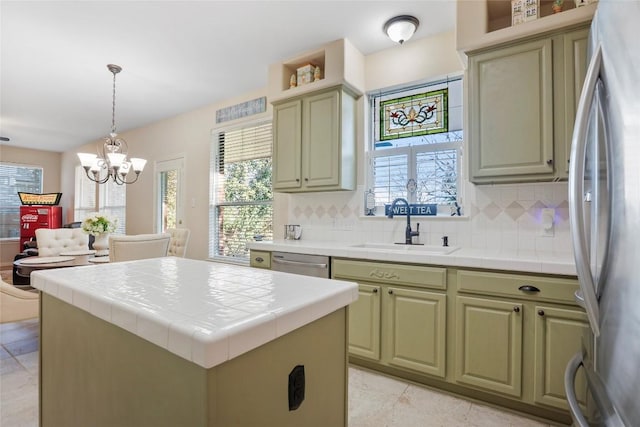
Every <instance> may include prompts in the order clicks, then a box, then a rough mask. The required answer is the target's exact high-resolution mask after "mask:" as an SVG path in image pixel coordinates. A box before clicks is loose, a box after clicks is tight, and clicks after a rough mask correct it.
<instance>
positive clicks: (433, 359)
mask: <svg viewBox="0 0 640 427" xmlns="http://www.w3.org/2000/svg"><path fill="white" fill-rule="evenodd" d="M384 298H385V304H384V307H383V309H384V312H385V322H384V324H385V330H384V334H383V335H384V337H385V344H384V345H383V348H384V350H385V351H384V353H385V355H384V357H385V359H386V360H385V361H386V362H387V363H388V364H390V365H393V366H398V367H402V368H408V369H411V370H414V371H419V372H423V373H426V374H429V375H434V376H436V377H440V378H444V377H445V358H446V321H447V316H446V306H447V296H446V295H445V294H443V293H437V292H425V291H420V290H411V289H403V288H396V287H388V288H386V289H385V295H384Z"/></svg>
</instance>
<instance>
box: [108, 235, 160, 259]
mask: <svg viewBox="0 0 640 427" xmlns="http://www.w3.org/2000/svg"><path fill="white" fill-rule="evenodd" d="M170 239H171V235H170V234H168V233H163V234H137V235H132V236H125V235H122V236H109V262H120V261H133V260H137V259H146V258H158V257H163V256H167V252H168V250H169V240H170Z"/></svg>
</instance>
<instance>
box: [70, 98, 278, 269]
mask: <svg viewBox="0 0 640 427" xmlns="http://www.w3.org/2000/svg"><path fill="white" fill-rule="evenodd" d="M264 92H265V90H262V91H256V92H253V93H249V94H246V95H243V96H240V97H238V98H234V99H231V100H228V101H225V102H224V103H220V104H212V105H208V106H206V107H203V108H201V109H198V110H194V111H190V112H186V113H184V114H181V115H179V116H176V117H172V118H169V119H166V120H163V121H160V122H156V123H153V124H151V125H149V126H145V127H142V128H138V129H134V130H131V131H128V132H123V133H121V134H120V136H122V137H124V138H125V139H126V141H127V142H128V143H129V154H130V155H131V156H133V157H141V158H144V159H147V165H146V167H145V170H144V171H143V172H142V174H141V175H140V178H139V180H138V182H136V183H135V184H133V185H129V186H127V219H126V222H127V226H126V227H127V234H141V233H154V232H155V231H156V230H155V229H154V224H155V218H154V214H155V212H154V185H155V184H154V178H155V177H154V175H155V174H154V163H155V162H157V161H162V160H169V159H173V158H176V157H178V156H184V158H185V175H184V179H185V185H184V188H185V193H186V194H185V202H186V203H185V212H184V222H183V226H184V227H185V228H189V229H190V230H191V237H190V239H189V245H188V247H187V254H186V256H187V257H188V258H194V259H205V258H207V255H208V242H209V207H208V204H209V151H210V148H209V145H210V143H211V132H212V129H214V128H215V127H216V124H215V117H216V110H218V109H220V108H223V107H227V106H229V105H235V104H238V103H240V102H244V101H247V100H251V99H255V98H259V97H261V96H265V93H264ZM271 114H272V112H271V108H268V109H267V112H266V113H265V114H263V115H262V117H271ZM256 117H260V116H252V117H251V119H252V120H253V119H256ZM238 122H241V120H236V121H229V122H225V123H224V124H223V125H224V126H225V127H232V126H236V125H237V124H238ZM78 151H90V152H93V151H95V144H94V143H91V144H86V145H83V146H82V147H77V148H75V149H73V150H70V151H68V152H66V153H64V154H63V156H62V164H63V170H64V174H63V176H62V187H63V188H64V189H65V191H66V192H68V193H69V194H73V191H74V176H73V170H74V168H75V166H76V165H78V164H79V162H78V159H77V157H76V152H78ZM69 203H70V206H72V207H73V197H71V200H69Z"/></svg>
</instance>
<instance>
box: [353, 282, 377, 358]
mask: <svg viewBox="0 0 640 427" xmlns="http://www.w3.org/2000/svg"><path fill="white" fill-rule="evenodd" d="M349 353H350V354H353V355H356V356H360V357H364V358H367V359H371V360H376V361H377V360H380V286H377V285H359V286H358V300H357V301H356V302H354V303H352V304H351V305H350V306H349Z"/></svg>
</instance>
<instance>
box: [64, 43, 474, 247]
mask: <svg viewBox="0 0 640 427" xmlns="http://www.w3.org/2000/svg"><path fill="white" fill-rule="evenodd" d="M461 69H462V66H461V64H460V62H459V59H458V57H457V54H456V51H455V37H454V33H453V32H450V33H444V34H441V35H438V36H435V37H433V38H429V39H422V40H416V41H413V42H408V43H407V44H405V45H404V46H397V47H394V48H392V49H387V50H385V51H383V52H379V53H376V54H374V55H370V56H368V57H367V58H366V69H365V73H366V76H365V78H366V84H367V90H373V89H377V88H384V87H389V86H393V85H398V84H402V83H407V82H412V81H418V80H424V79H428V78H433V77H441V76H444V75H447V74H449V73H455V72H460V71H461ZM264 95H266V87H265V88H264V89H262V90H259V91H256V92H252V93H248V94H244V95H240V96H238V97H237V98H235V99H231V100H228V101H225V102H223V103H219V104H213V105H209V106H206V107H203V108H201V109H198V110H195V111H191V112H186V113H184V114H181V115H179V116H176V117H173V118H170V119H167V120H163V121H160V122H157V123H153V124H151V125H149V126H145V127H142V128H139V129H135V130H132V131H129V132H124V133H122V134H121V136H123V137H124V138H125V139H126V140H127V141H128V143H129V146H130V154H131V155H133V156H135V157H142V158H145V159H147V160H148V161H149V163H148V164H147V166H146V169H145V171H144V172H143V173H142V175H141V177H140V179H139V181H138V182H137V183H136V184H134V185H130V186H128V187H127V233H128V234H139V233H151V232H154V231H155V230H154V223H155V221H154V217H153V215H154V208H153V205H154V199H153V194H154V191H153V188H154V173H153V164H154V162H155V161H158V160H165V159H170V158H172V157H173V156H175V155H177V154H183V155H184V156H185V158H186V167H185V169H186V175H185V179H186V186H185V188H186V207H185V224H184V225H185V227H187V228H189V229H191V239H190V242H189V247H188V250H187V257H189V258H195V259H205V258H207V255H208V239H209V231H208V228H209V226H208V218H209V209H208V202H209V144H210V142H211V131H212V129H214V128H215V127H216V125H215V114H216V110H218V109H220V108H223V107H226V106H229V105H234V104H237V103H240V102H244V101H247V100H251V99H255V98H258V97H260V96H264ZM365 100H366V96H363V97H362V98H361V99H360V101H359V104H358V121H359V123H360V126H358V144H359V147H360V149H359V156H358V176H359V182H360V183H362V177H363V166H362V165H363V156H362V153H363V152H364V138H365V129H366V118H365V117H366V114H365V106H366V101H365ZM271 114H272V110H271V108H270V107H269V108H268V110H267V113H266V114H265V116H268V117H271ZM256 118H257V117H256V116H253V117H251V118H250V119H251V120H255V119H256ZM241 121H242V120H238V121H236V122H235V123H234V122H227V123H225V124H224V126H225V127H230V126H234V125H237V124H238V122H241ZM86 150H90V151H93V150H95V148H94V145H93V144H87V145H85V146H83V147H78V148H76V149H73V150H70V151H69V152H66V153H64V154H63V156H62V169H63V171H64V173H63V176H62V177H61V186H62V188H63V192H64V193H65V195H64V196H63V197H65V204H68V205H69V206H71V209H72V208H73V191H74V183H73V182H74V177H73V170H74V166H75V165H77V164H78V161H77V158H76V155H75V153H76V152H78V151H86ZM67 196H68V199H67ZM290 197H292V196H289V195H284V194H277V195H276V198H275V201H274V212H275V215H274V216H275V218H274V233H275V237H280V235H279V234H278V233H279V230H281V229H282V224H284V223H286V221H287V220H288V218H287V211H288V205H289V200H290Z"/></svg>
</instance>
